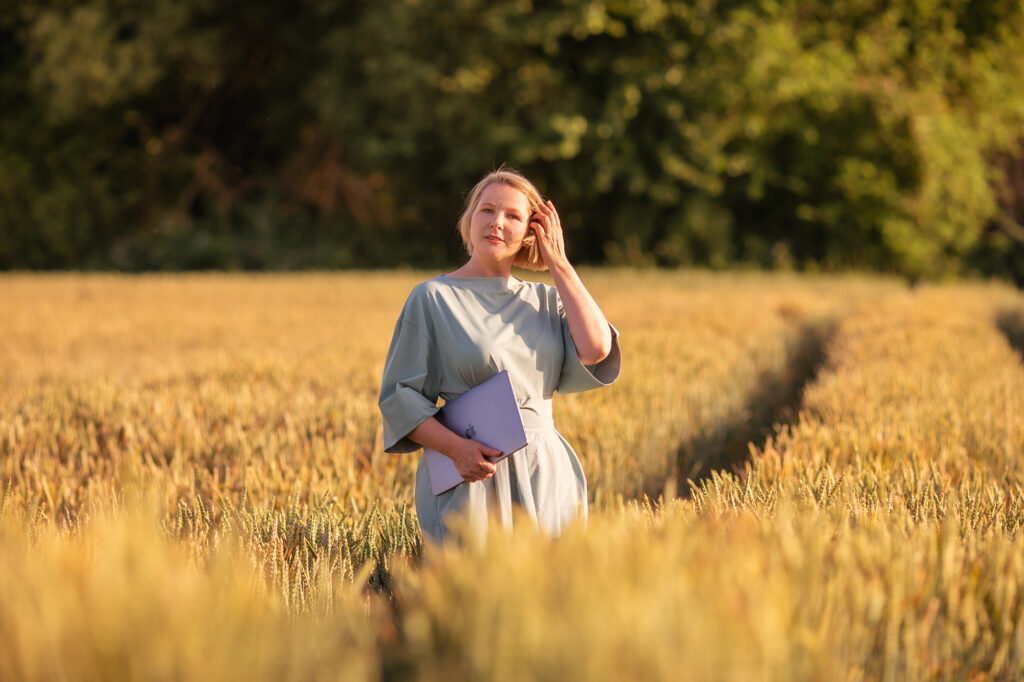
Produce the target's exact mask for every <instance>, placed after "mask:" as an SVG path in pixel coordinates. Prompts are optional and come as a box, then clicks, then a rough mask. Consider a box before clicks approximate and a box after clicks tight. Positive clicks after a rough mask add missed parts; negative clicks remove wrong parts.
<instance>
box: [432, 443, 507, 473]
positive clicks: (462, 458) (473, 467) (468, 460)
mask: <svg viewBox="0 0 1024 682" xmlns="http://www.w3.org/2000/svg"><path fill="white" fill-rule="evenodd" d="M444 454H446V455H447V456H448V458H449V459H451V460H452V462H453V463H454V464H455V468H456V469H457V470H458V472H459V475H460V476H462V479H463V480H464V481H469V482H471V483H472V482H473V481H482V480H484V479H485V478H490V477H491V476H493V475H494V472H495V466H494V464H492V463H491V462H489V461H488V460H487V459H486V458H487V457H497V456H499V455H500V454H501V450H495V449H494V448H490V447H487V446H486V445H484V444H483V443H478V442H476V441H475V440H470V439H469V438H460V439H459V440H458V441H457V442H456V443H455V444H453V447H451V448H449V449H448V452H446V453H444Z"/></svg>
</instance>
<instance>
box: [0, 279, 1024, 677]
mask: <svg viewBox="0 0 1024 682" xmlns="http://www.w3.org/2000/svg"><path fill="white" fill-rule="evenodd" d="M433 274H434V273H422V272H353V273H343V274H297V275H296V274H293V275H236V274H207V275H198V274H197V275H159V276H158V275H151V276H115V275H82V274H55V275H21V274H9V275H4V276H2V277H0V325H2V330H3V338H4V343H3V344H2V345H0V484H2V498H0V586H2V587H0V679H3V680H64V679H74V680H83V679H84V680H93V679H96V680H100V679H102V680H111V679H114V680H118V679H125V680H128V679H133V680H135V679H145V680H151V679H152V680H165V679H245V680H257V679H298V680H321V679H323V680H328V679H345V680H349V679H369V680H374V679H407V678H416V679H452V678H455V679H463V678H465V679H502V680H503V679H509V680H520V679H556V678H557V679H559V680H561V679H568V680H589V679H680V678H686V679H694V680H783V679H784V680H833V679H835V680H876V679H877V680H907V679H921V680H925V679H927V680H933V679H941V680H996V679H1017V678H1020V677H1022V676H1024V589H1022V587H1024V538H1022V534H1021V526H1022V523H1024V489H1022V483H1024V416H1022V415H1024V364H1022V362H1021V357H1022V356H1021V349H1022V348H1024V295H1022V294H1021V292H1019V291H1017V290H1015V289H1013V288H1012V287H1010V286H1008V285H1005V284H1001V283H998V282H974V283H960V284H935V285H927V286H918V287H914V288H909V287H908V286H906V285H905V284H904V283H902V282H900V281H898V280H895V279H887V278H882V277H878V276H867V275H848V276H797V275H788V274H764V273H740V272H736V273H721V274H715V273H707V272H691V271H680V272H654V271H631V270H618V271H613V270H594V271H583V273H582V275H583V278H584V281H585V282H586V283H587V284H588V286H589V287H590V289H591V291H592V292H593V293H594V295H595V298H596V299H597V300H598V301H599V302H600V304H601V306H602V309H603V310H604V312H605V314H606V315H607V317H608V318H609V319H610V320H611V321H612V322H614V323H615V325H616V326H617V327H618V328H619V330H620V331H621V346H622V352H623V372H622V375H621V377H620V379H619V380H618V381H617V382H616V383H615V384H614V385H613V386H612V387H610V388H608V389H604V390H601V391H596V392H589V393H584V394H579V395H570V396H560V397H557V398H556V400H555V410H556V412H555V420H556V423H557V424H558V426H559V429H560V431H561V432H562V433H563V434H564V435H565V436H566V438H567V439H568V440H569V441H570V442H571V443H573V445H574V447H575V448H576V450H577V451H578V452H579V453H580V455H581V459H582V461H583V466H584V470H585V471H586V472H587V477H588V482H589V488H590V491H591V498H592V499H591V514H590V519H589V522H588V523H587V524H586V526H583V525H578V526H576V527H574V528H572V529H570V531H569V532H568V533H567V534H566V535H564V536H563V537H561V538H559V539H557V540H552V539H550V538H546V537H543V536H540V535H538V534H536V533H534V532H531V531H530V530H529V526H528V524H526V523H520V524H517V530H516V532H514V533H506V532H504V531H501V530H499V529H494V530H493V531H492V532H491V533H490V534H489V535H488V537H487V539H486V542H479V541H477V540H476V539H474V538H473V537H472V536H471V535H467V536H466V538H465V540H464V542H463V543H462V544H461V545H458V546H454V547H450V548H446V549H445V551H443V552H439V551H436V550H435V549H434V548H431V547H425V546H424V544H423V542H422V539H421V537H420V534H419V529H418V525H417V522H416V518H415V513H414V511H413V508H412V484H413V472H414V469H415V465H416V455H388V454H384V453H383V452H382V448H381V443H380V419H379V413H378V412H377V407H376V397H377V391H378V388H379V385H378V382H379V378H380V374H381V370H382V366H383V359H384V354H385V352H386V350H387V345H388V342H389V340H390V335H391V331H392V328H393V325H394V321H395V319H396V317H397V315H398V311H399V309H400V307H401V304H402V302H403V301H404V298H405V296H406V294H407V293H408V291H409V290H410V289H411V288H412V286H413V285H414V284H415V283H416V282H418V281H420V280H422V279H425V278H427V277H430V276H432V275H433Z"/></svg>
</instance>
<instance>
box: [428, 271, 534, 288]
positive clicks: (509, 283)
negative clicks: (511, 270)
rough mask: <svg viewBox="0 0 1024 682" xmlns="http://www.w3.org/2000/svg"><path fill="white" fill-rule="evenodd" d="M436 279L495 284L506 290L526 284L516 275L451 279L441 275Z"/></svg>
mask: <svg viewBox="0 0 1024 682" xmlns="http://www.w3.org/2000/svg"><path fill="white" fill-rule="evenodd" d="M434 279H440V280H444V281H446V282H452V283H458V282H464V283H466V284H473V283H476V284H494V285H497V286H501V287H502V288H506V289H511V288H513V287H519V286H522V285H523V284H525V283H526V282H525V281H524V280H521V279H519V278H518V277H516V276H515V275H510V276H509V277H451V276H449V275H445V274H440V275H438V276H437V277H435V278H434Z"/></svg>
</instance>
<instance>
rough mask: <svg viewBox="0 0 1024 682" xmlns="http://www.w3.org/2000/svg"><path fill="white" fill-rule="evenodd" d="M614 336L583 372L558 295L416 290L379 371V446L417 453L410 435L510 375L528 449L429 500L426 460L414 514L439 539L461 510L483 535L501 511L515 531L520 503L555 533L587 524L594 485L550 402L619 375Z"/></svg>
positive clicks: (534, 289) (485, 283) (512, 289)
mask: <svg viewBox="0 0 1024 682" xmlns="http://www.w3.org/2000/svg"><path fill="white" fill-rule="evenodd" d="M619 365H620V352H619V341H618V331H617V330H616V329H615V328H614V327H612V351H611V353H610V354H609V355H608V357H607V358H605V359H604V360H602V361H601V362H600V363H598V364H597V365H593V366H591V367H585V366H584V365H583V364H582V363H581V362H580V359H579V356H578V355H577V354H576V347H575V345H574V344H573V341H572V337H571V336H570V334H569V324H568V321H567V320H566V317H565V311H564V310H563V308H562V303H561V300H560V298H559V296H558V291H557V289H555V287H552V286H549V285H547V284H543V283H541V282H525V281H523V280H520V279H518V278H515V277H512V278H509V279H505V278H502V277H460V278H453V277H447V276H445V275H439V276H437V277H435V278H434V279H431V280H428V281H426V282H421V283H420V284H418V285H417V286H416V287H415V288H414V289H413V290H412V293H411V294H410V295H409V298H408V300H407V301H406V302H405V306H404V307H403V308H402V313H401V315H399V318H398V322H397V324H396V325H395V333H394V336H393V337H392V339H391V347H390V348H389V349H388V355H387V360H386V361H385V364H384V376H383V379H382V381H381V389H380V400H379V405H380V411H381V415H382V417H383V421H384V449H385V451H387V452H393V453H405V452H413V451H415V450H418V449H419V448H420V445H418V444H417V443H415V442H413V441H412V440H410V439H409V438H408V433H409V432H410V431H412V430H413V429H414V428H416V427H417V426H418V425H419V424H421V423H422V422H423V421H424V420H426V419H427V418H428V417H431V416H432V415H434V413H436V412H437V411H438V409H440V408H439V406H438V404H437V402H438V398H444V400H446V401H447V400H452V399H453V398H456V397H458V396H459V395H460V394H461V393H463V392H464V391H466V390H468V389H470V388H472V387H473V386H476V385H477V384H479V383H481V382H482V381H484V380H485V379H487V378H489V377H491V376H493V375H494V374H497V373H498V372H501V371H502V370H508V373H509V377H510V378H511V380H512V387H513V389H514V390H515V393H516V398H517V399H518V400H519V403H520V413H521V415H522V418H523V425H524V426H525V428H526V436H527V441H528V445H527V446H526V447H525V448H524V449H522V450H520V451H519V452H516V453H515V454H513V455H511V456H510V457H507V458H505V459H504V460H502V461H501V462H499V463H498V465H497V471H496V472H495V474H494V476H492V477H491V478H488V479H486V480H483V481H477V482H474V483H460V484H459V485H457V486H455V488H453V489H451V490H449V491H447V492H445V493H442V494H440V495H434V494H433V492H432V491H431V489H430V478H429V473H428V471H427V467H426V464H425V461H424V459H423V458H422V457H421V458H420V463H419V468H418V469H417V472H416V513H417V515H418V516H419V521H420V527H421V528H422V529H423V532H424V533H425V534H426V535H427V536H429V537H431V538H433V539H434V540H436V541H438V542H440V541H442V540H443V539H444V538H445V537H446V535H447V534H448V528H447V527H446V524H445V521H446V519H448V518H449V517H450V515H452V514H455V513H457V512H464V513H466V514H467V515H468V517H469V519H470V522H471V524H472V526H473V527H475V528H476V529H477V530H478V531H482V530H483V529H484V528H486V525H487V523H488V516H489V515H496V516H497V518H498V519H499V520H500V522H501V524H502V525H503V526H505V527H508V528H510V527H511V526H512V522H513V516H512V510H513V507H519V508H520V509H521V510H522V511H524V512H525V513H526V515H527V517H528V518H530V519H532V520H533V521H534V522H535V523H536V524H537V525H538V526H539V527H540V528H541V529H543V530H544V531H545V532H547V533H549V534H551V535H558V534H559V533H561V531H562V530H563V528H564V527H565V526H566V525H567V524H568V523H570V522H571V521H573V520H574V519H576V518H586V514H587V479H586V477H585V476H584V474H583V468H582V467H581V466H580V461H579V458H578V457H577V456H576V453H575V452H574V451H573V449H572V447H571V446H570V445H569V443H568V442H566V440H565V439H564V438H563V437H562V436H561V434H559V433H558V431H556V430H555V425H554V422H553V421H552V418H551V397H552V394H554V392H555V391H558V392H560V393H575V392H578V391H586V390H588V389H592V388H599V387H601V386H607V385H608V384H610V383H612V382H613V381H615V379H616V378H617V377H618V374H619Z"/></svg>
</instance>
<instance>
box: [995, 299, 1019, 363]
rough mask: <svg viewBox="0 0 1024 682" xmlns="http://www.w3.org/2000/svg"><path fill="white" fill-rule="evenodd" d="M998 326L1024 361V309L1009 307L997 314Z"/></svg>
mask: <svg viewBox="0 0 1024 682" xmlns="http://www.w3.org/2000/svg"><path fill="white" fill-rule="evenodd" d="M996 326H997V327H999V331H1001V332H1002V333H1003V336H1005V337H1006V341H1007V342H1008V343H1009V344H1010V346H1012V347H1013V349H1014V350H1015V351H1017V354H1018V355H1020V357H1021V361H1024V309H1020V308H1016V309H1015V308H1007V309H1004V310H1001V311H1000V312H999V313H997V314H996Z"/></svg>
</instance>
